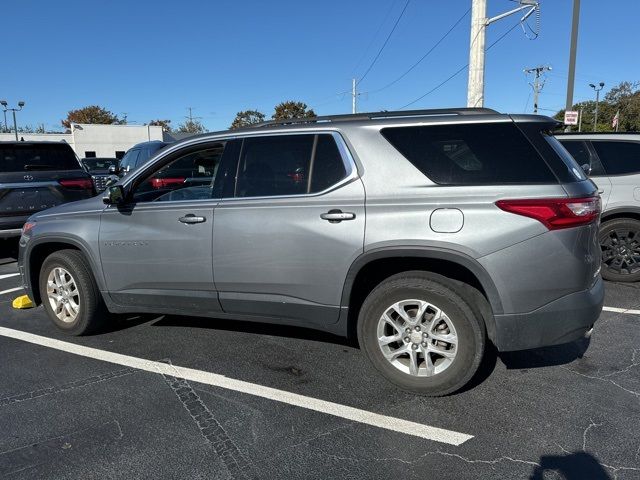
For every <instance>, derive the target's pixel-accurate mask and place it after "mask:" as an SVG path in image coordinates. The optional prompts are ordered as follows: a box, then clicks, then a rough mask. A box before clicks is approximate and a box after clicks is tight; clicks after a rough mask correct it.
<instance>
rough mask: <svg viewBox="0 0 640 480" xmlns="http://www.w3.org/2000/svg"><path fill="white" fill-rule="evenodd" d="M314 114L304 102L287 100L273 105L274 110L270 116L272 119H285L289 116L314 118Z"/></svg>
mask: <svg viewBox="0 0 640 480" xmlns="http://www.w3.org/2000/svg"><path fill="white" fill-rule="evenodd" d="M316 116H317V115H316V112H314V111H313V109H311V108H309V107H308V106H307V104H306V103H304V102H294V101H293V100H288V101H286V102H282V103H279V104H278V105H276V106H275V111H274V113H273V115H272V116H271V118H273V119H274V120H287V119H289V118H314V117H316Z"/></svg>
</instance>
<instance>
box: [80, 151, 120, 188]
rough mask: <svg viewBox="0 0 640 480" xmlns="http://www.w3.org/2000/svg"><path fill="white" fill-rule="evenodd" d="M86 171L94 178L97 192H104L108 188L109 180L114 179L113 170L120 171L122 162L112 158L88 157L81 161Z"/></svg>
mask: <svg viewBox="0 0 640 480" xmlns="http://www.w3.org/2000/svg"><path fill="white" fill-rule="evenodd" d="M80 162H81V163H82V166H83V167H84V169H85V170H86V171H87V172H89V175H91V177H92V178H93V183H94V185H95V187H96V191H98V192H102V191H103V190H104V189H105V188H107V184H108V183H109V180H110V179H111V178H112V177H114V175H113V174H112V173H111V171H112V169H113V168H115V169H118V167H119V165H120V160H118V159H117V158H111V157H88V158H83V159H82V160H80Z"/></svg>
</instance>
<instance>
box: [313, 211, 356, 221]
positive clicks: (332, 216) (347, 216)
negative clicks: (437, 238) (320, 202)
mask: <svg viewBox="0 0 640 480" xmlns="http://www.w3.org/2000/svg"><path fill="white" fill-rule="evenodd" d="M320 218H321V219H323V220H328V221H329V223H340V222H341V221H343V220H353V219H354V218H356V214H355V213H352V212H343V211H342V210H329V211H328V212H327V213H323V214H321V215H320Z"/></svg>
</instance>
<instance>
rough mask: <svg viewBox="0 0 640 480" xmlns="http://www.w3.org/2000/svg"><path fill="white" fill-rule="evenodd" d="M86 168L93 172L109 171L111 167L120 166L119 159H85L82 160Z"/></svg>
mask: <svg viewBox="0 0 640 480" xmlns="http://www.w3.org/2000/svg"><path fill="white" fill-rule="evenodd" d="M82 163H84V166H85V167H87V169H88V170H89V171H90V172H92V171H94V170H109V167H112V166H116V165H118V159H117V158H85V159H83V160H82Z"/></svg>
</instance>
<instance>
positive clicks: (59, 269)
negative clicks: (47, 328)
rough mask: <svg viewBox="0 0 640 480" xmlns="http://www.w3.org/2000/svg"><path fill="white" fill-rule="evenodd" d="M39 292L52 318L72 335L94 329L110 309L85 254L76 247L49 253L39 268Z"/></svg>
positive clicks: (87, 332) (92, 331) (101, 325)
mask: <svg viewBox="0 0 640 480" xmlns="http://www.w3.org/2000/svg"><path fill="white" fill-rule="evenodd" d="M39 285H40V296H41V298H42V303H43V305H44V308H45V310H46V311H47V314H48V315H49V318H50V319H51V321H52V322H53V323H54V324H55V325H56V326H57V327H58V328H60V329H61V330H64V331H65V332H67V333H69V334H71V335H86V334H89V333H94V332H96V331H98V330H99V329H100V328H102V327H103V326H104V323H105V321H106V319H107V316H108V311H107V309H106V307H105V305H104V302H103V300H102V295H101V294H100V291H99V290H98V286H97V285H96V282H95V279H94V278H93V275H92V273H91V270H90V268H89V265H88V264H87V262H86V260H85V258H84V257H83V256H82V254H81V253H80V252H78V251H77V250H60V251H58V252H54V253H52V254H51V255H49V256H48V257H47V258H46V259H45V261H44V263H43V264H42V268H41V269H40V281H39Z"/></svg>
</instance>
